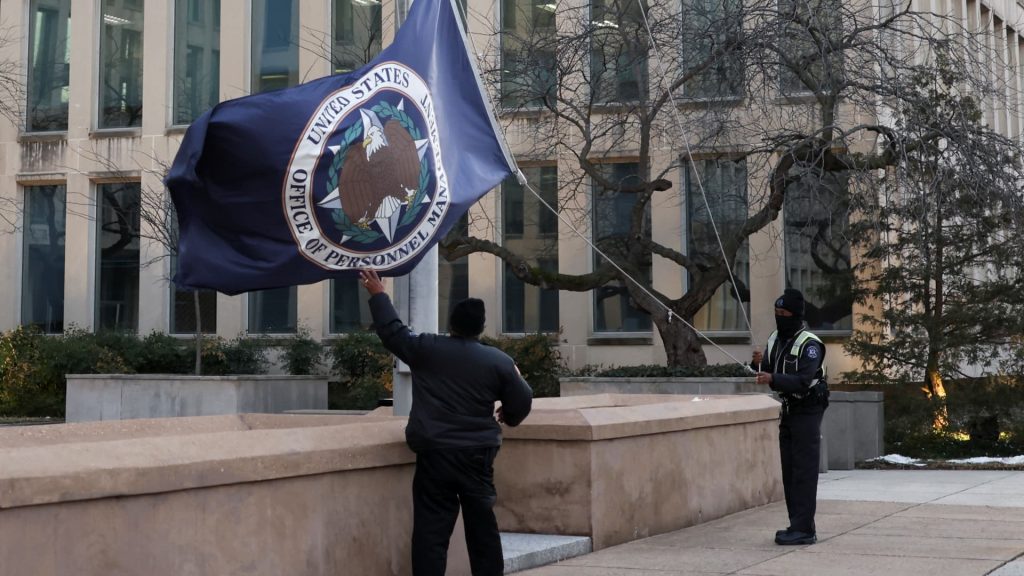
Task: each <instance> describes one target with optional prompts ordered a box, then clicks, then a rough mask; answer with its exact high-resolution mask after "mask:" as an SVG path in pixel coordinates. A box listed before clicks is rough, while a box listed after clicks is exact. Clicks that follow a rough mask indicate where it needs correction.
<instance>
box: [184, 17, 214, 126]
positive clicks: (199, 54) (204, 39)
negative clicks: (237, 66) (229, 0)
mask: <svg viewBox="0 0 1024 576" xmlns="http://www.w3.org/2000/svg"><path fill="white" fill-rule="evenodd" d="M219 12H220V0H209V1H207V2H202V3H199V2H197V1H196V0H176V5H175V10H174V123H175V124H190V123H191V122H192V121H193V120H195V119H196V118H198V117H199V115H200V114H202V113H203V112H204V111H205V110H207V109H208V108H210V107H212V106H213V105H214V104H216V103H217V102H218V100H220V26H219V23H218V22H217V20H216V19H215V18H214V14H215V13H219Z"/></svg>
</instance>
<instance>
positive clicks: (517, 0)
mask: <svg viewBox="0 0 1024 576" xmlns="http://www.w3.org/2000/svg"><path fill="white" fill-rule="evenodd" d="M555 6H556V4H555V2H553V1H552V2H538V1H536V0H501V63H502V64H501V104H502V106H504V107H506V108H517V107H521V106H531V107H539V106H543V105H544V98H545V96H547V95H552V96H553V93H554V90H555V89H556V83H557V76H556V68H555V42H556V35H555Z"/></svg>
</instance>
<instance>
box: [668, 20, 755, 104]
mask: <svg viewBox="0 0 1024 576" xmlns="http://www.w3.org/2000/svg"><path fill="white" fill-rule="evenodd" d="M682 20H683V33H682V34H681V35H680V38H681V40H682V45H681V50H682V56H683V57H682V61H683V65H684V66H686V67H687V68H689V69H692V68H694V67H698V66H704V65H706V62H707V60H708V59H709V58H712V57H713V59H712V61H711V64H710V65H709V66H708V67H707V68H706V69H705V70H703V71H702V72H701V73H699V74H697V75H696V76H695V77H694V78H693V79H692V80H690V81H689V82H687V83H686V85H685V86H684V87H683V90H684V94H685V96H686V97H688V98H735V97H737V96H740V95H741V94H742V91H743V62H742V59H741V56H740V54H739V52H738V51H734V50H731V49H730V47H731V46H735V45H736V44H737V42H738V41H739V40H740V36H741V35H742V33H743V15H742V2H741V0H684V2H683V11H682Z"/></svg>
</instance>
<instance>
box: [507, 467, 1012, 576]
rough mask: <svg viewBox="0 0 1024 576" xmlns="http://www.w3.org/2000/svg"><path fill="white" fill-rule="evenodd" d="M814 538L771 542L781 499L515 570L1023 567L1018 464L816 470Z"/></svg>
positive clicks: (981, 570)
mask: <svg viewBox="0 0 1024 576" xmlns="http://www.w3.org/2000/svg"><path fill="white" fill-rule="evenodd" d="M816 522H817V527H818V543H817V544H814V545H811V546H794V547H790V546H777V545H776V544H775V543H774V542H773V539H774V534H775V531H776V530H778V529H780V528H785V527H786V524H787V518H786V507H785V504H784V503H782V502H778V503H775V504H770V505H768V506H762V507H760V508H755V509H751V510H746V511H744V512H740V513H737V514H733V515H731V516H727V517H725V518H721V519H718V520H715V521H712V522H707V523H705V524H701V525H699V526H694V527H691V528H686V529H684V530H679V531H677V532H671V533H668V534H662V535H659V536H654V537H651V538H646V539H643V540H637V541H634V542H630V543H627V544H622V545H620V546H614V547H611V548H606V549H604V550H599V551H597V552H594V553H591V554H587V555H584V556H578V557H576V558H572V559H569V560H566V561H563V562H560V563H558V564H551V565H548V566H545V567H542V568H537V569H533V570H527V571H523V572H518V573H517V574H520V575H522V576H670V575H671V576H719V575H725V574H739V575H748V576H805V575H806V576H840V575H841V576H862V575H864V576H867V575H886V576H890V575H891V576H919V575H920V576H983V575H986V574H991V575H993V576H1024V472H1016V471H977V470H849V471H831V472H828V473H826V474H822V475H821V478H820V482H819V485H818V514H817V517H816Z"/></svg>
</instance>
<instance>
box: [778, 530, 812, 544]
mask: <svg viewBox="0 0 1024 576" xmlns="http://www.w3.org/2000/svg"><path fill="white" fill-rule="evenodd" d="M817 541H818V537H817V536H816V535H815V534H814V532H801V531H799V530H790V531H789V532H783V533H782V534H778V535H776V536H775V543H776V544H778V545H779V546H803V545H806V544H814V543H815V542H817Z"/></svg>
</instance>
